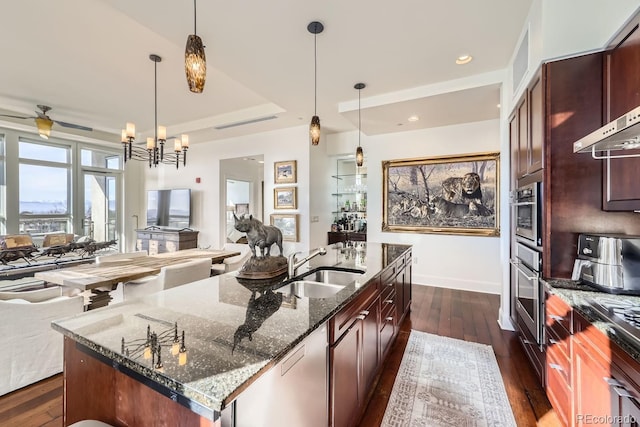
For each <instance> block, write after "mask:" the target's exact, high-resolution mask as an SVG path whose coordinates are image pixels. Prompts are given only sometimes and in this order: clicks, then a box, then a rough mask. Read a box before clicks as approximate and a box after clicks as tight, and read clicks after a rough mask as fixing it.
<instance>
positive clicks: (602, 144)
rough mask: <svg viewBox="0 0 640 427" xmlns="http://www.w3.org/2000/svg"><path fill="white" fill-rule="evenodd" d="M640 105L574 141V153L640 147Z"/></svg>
mask: <svg viewBox="0 0 640 427" xmlns="http://www.w3.org/2000/svg"><path fill="white" fill-rule="evenodd" d="M638 123H640V107H636V108H634V109H633V110H631V111H629V112H628V113H626V114H623V115H622V116H620V117H618V118H617V119H615V120H613V121H611V122H609V123H607V124H606V125H604V126H602V127H601V128H599V129H596V130H594V131H593V132H591V133H590V134H589V135H587V136H585V137H583V138H581V139H579V140H578V141H576V142H574V143H573V152H574V153H584V152H591V153H594V154H595V152H596V151H608V150H626V149H634V148H640V126H637V125H638Z"/></svg>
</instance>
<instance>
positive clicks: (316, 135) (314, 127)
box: [309, 116, 320, 145]
mask: <svg viewBox="0 0 640 427" xmlns="http://www.w3.org/2000/svg"><path fill="white" fill-rule="evenodd" d="M309 136H310V137H311V144H312V145H318V143H319V142H320V117H318V116H313V117H312V118H311V124H310V125H309Z"/></svg>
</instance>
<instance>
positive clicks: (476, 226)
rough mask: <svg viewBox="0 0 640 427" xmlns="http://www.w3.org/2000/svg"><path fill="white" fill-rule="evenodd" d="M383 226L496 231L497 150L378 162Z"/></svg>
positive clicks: (452, 231) (457, 231)
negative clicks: (380, 179)
mask: <svg viewBox="0 0 640 427" xmlns="http://www.w3.org/2000/svg"><path fill="white" fill-rule="evenodd" d="M382 231H391V232H401V233H407V232H412V233H434V234H457V235H472V236H499V235H500V153H497V152H489V153H477V154H468V155H462V156H446V157H431V158H418V159H402V160H386V161H383V162H382Z"/></svg>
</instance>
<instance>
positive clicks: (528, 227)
mask: <svg viewBox="0 0 640 427" xmlns="http://www.w3.org/2000/svg"><path fill="white" fill-rule="evenodd" d="M513 206H514V207H515V212H514V216H515V226H516V235H517V236H518V237H520V238H522V239H526V240H527V241H528V242H529V243H530V244H532V245H533V246H537V247H541V246H542V185H541V183H540V182H532V183H531V184H527V185H524V186H522V187H520V188H518V189H517V190H516V192H515V197H514V201H513Z"/></svg>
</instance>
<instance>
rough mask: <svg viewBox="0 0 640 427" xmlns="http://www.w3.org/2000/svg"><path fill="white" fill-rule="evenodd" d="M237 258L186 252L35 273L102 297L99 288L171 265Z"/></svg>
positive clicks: (220, 253)
mask: <svg viewBox="0 0 640 427" xmlns="http://www.w3.org/2000/svg"><path fill="white" fill-rule="evenodd" d="M236 255H240V252H237V251H223V250H210V249H185V250H182V251H177V252H166V253H162V254H158V255H152V256H143V257H133V258H128V259H120V260H118V261H114V262H108V263H103V264H87V265H80V266H76V267H69V268H60V269H57V270H49V271H40V272H37V273H35V277H36V278H38V279H41V280H44V281H46V282H48V283H54V284H57V285H62V286H64V287H70V288H76V289H80V290H82V291H94V293H98V290H97V289H98V288H102V289H104V288H107V289H109V288H111V289H114V288H115V287H116V286H117V285H118V283H120V282H128V281H131V280H136V279H141V278H143V277H146V276H151V275H154V274H158V273H160V270H161V269H162V267H166V266H169V265H175V264H180V263H184V262H187V261H191V260H194V259H201V258H211V262H212V263H214V264H215V263H220V262H222V261H224V259H225V258H229V257H232V256H236Z"/></svg>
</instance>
